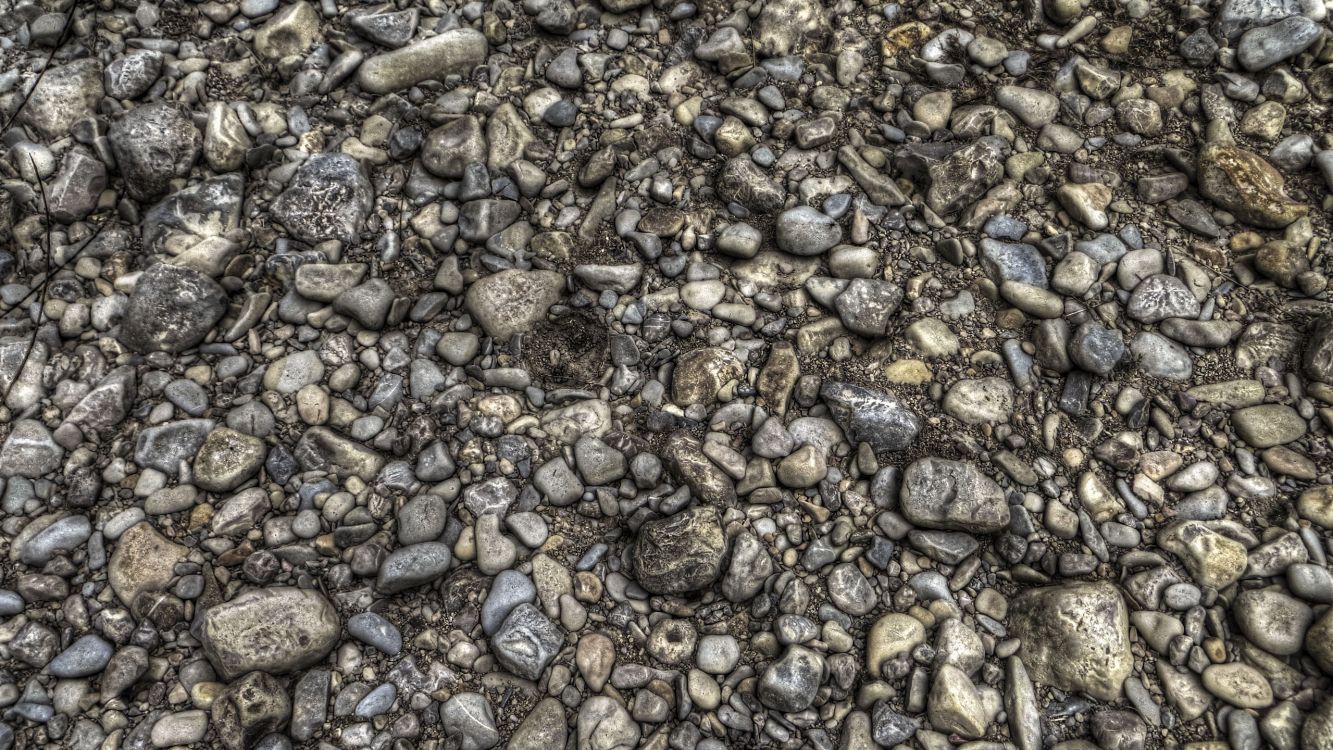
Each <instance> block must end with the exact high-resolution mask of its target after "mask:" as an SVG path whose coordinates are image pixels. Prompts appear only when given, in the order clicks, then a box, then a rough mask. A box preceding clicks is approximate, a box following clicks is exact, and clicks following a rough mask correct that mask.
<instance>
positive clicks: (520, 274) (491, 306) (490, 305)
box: [464, 269, 565, 342]
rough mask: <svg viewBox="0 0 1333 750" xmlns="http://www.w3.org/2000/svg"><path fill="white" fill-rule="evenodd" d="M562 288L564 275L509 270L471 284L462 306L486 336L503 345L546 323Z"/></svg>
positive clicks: (548, 272) (552, 272) (553, 272)
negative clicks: (537, 325) (520, 334)
mask: <svg viewBox="0 0 1333 750" xmlns="http://www.w3.org/2000/svg"><path fill="white" fill-rule="evenodd" d="M564 287H565V277H564V275H563V274H560V273H557V272H555V271H536V270H534V271H520V270H517V269H508V270H505V271H500V272H499V273H493V274H490V275H489V276H483V277H481V278H480V279H477V280H476V281H474V282H473V283H472V286H470V287H468V290H467V296H466V297H465V300H464V304H465V305H466V307H467V310H468V313H469V314H471V315H472V317H473V318H475V319H476V321H477V322H478V323H479V324H480V325H481V327H482V330H484V331H485V332H486V335H487V336H490V337H491V338H494V339H496V340H497V341H501V342H503V341H508V340H509V339H510V338H511V337H513V336H514V335H515V334H518V333H526V332H528V331H529V330H531V328H532V326H533V325H535V324H536V323H538V322H540V321H542V320H545V319H546V312H547V310H549V309H550V307H551V305H554V304H555V303H556V302H558V301H559V300H560V296H561V293H562V291H563V290H564Z"/></svg>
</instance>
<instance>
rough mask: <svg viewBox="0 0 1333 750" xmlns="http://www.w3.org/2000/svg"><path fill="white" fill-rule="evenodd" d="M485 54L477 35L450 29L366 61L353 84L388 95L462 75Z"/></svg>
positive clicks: (484, 38)
mask: <svg viewBox="0 0 1333 750" xmlns="http://www.w3.org/2000/svg"><path fill="white" fill-rule="evenodd" d="M488 51H489V45H488V44H487V43H486V37H485V36H483V35H482V33H481V32H479V31H476V30H474V29H470V28H460V29H450V30H448V31H444V32H442V33H439V34H436V35H435V36H432V37H428V38H426V39H422V40H419V41H416V42H413V43H412V44H409V45H408V46H406V47H403V48H401V49H396V50H393V51H392V52H385V53H383V54H379V55H375V56H374V57H371V58H369V59H368V60H366V61H365V62H363V63H361V67H360V68H358V69H357V74H356V82H357V84H358V85H359V86H360V87H361V88H362V89H364V90H365V91H367V92H369V93H371V94H388V93H391V92H394V91H400V90H402V89H405V88H409V87H411V86H415V85H417V84H418V83H421V82H422V81H426V80H431V79H435V80H441V81H442V80H444V79H446V78H448V77H450V76H461V75H466V74H468V73H469V72H471V70H472V69H473V68H475V67H476V66H478V65H480V64H482V63H483V62H484V61H485V59H486V54H487V52H488Z"/></svg>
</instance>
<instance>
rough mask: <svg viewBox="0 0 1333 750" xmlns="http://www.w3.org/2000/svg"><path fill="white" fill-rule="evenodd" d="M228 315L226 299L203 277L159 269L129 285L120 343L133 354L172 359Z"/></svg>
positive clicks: (163, 265) (172, 268) (189, 271)
mask: <svg viewBox="0 0 1333 750" xmlns="http://www.w3.org/2000/svg"><path fill="white" fill-rule="evenodd" d="M226 311H227V295H226V292H224V291H223V289H222V287H221V286H219V285H218V283H217V282H216V281H214V280H212V279H211V278H209V277H208V276H206V275H205V274H203V273H200V272H199V271H195V270H192V269H188V268H181V267H179V266H174V265H168V264H166V263H159V264H157V265H155V266H153V267H152V268H150V269H148V270H147V271H144V272H143V274H142V275H140V276H139V280H138V282H137V283H135V285H134V293H133V294H131V295H130V301H129V305H128V307H127V308H126V310H125V319H124V321H123V322H122V323H121V326H120V340H121V341H122V342H123V343H124V344H125V345H126V346H128V347H130V348H131V349H133V350H135V351H138V352H144V353H147V352H169V353H172V354H175V353H178V352H182V351H185V350H186V349H192V348H194V347H196V346H198V345H199V344H200V343H201V342H203V340H204V339H205V338H206V337H207V336H208V334H209V332H210V331H212V330H213V326H214V325H217V322H218V321H219V320H221V319H222V316H223V314H224V313H225V312H226Z"/></svg>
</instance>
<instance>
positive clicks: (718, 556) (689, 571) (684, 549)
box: [630, 507, 727, 594]
mask: <svg viewBox="0 0 1333 750" xmlns="http://www.w3.org/2000/svg"><path fill="white" fill-rule="evenodd" d="M726 553H727V539H726V537H725V536H724V535H723V533H722V526H721V524H720V523H719V522H718V517H717V512H716V511H715V510H713V509H712V508H706V507H695V508H690V509H688V510H683V511H681V512H679V513H676V514H675V515H672V516H668V517H666V518H659V519H656V520H653V521H649V522H647V523H645V524H644V525H643V526H642V527H641V528H640V529H639V534H638V537H637V539H636V540H635V543H634V547H633V549H632V551H631V555H630V559H631V561H632V563H633V566H634V577H635V580H636V581H638V583H639V585H640V586H643V587H644V588H645V589H647V590H648V591H651V592H653V593H656V594H683V593H688V592H691V591H698V590H699V589H701V588H704V587H706V586H709V585H710V584H712V583H713V582H714V581H716V580H717V579H718V577H719V576H720V575H722V562H723V559H724V557H725V556H726Z"/></svg>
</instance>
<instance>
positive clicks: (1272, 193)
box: [1198, 143, 1310, 229]
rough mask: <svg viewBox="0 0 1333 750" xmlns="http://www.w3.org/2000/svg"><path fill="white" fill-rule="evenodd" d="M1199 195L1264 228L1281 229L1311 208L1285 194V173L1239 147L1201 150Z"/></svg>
mask: <svg viewBox="0 0 1333 750" xmlns="http://www.w3.org/2000/svg"><path fill="white" fill-rule="evenodd" d="M1198 182H1199V192H1200V193H1203V195H1204V196H1205V197H1207V198H1209V199H1211V200H1212V201H1213V202H1214V203H1216V204H1217V205H1219V206H1221V207H1222V208H1225V209H1226V210H1228V211H1230V212H1231V213H1233V214H1235V215H1236V218H1238V219H1240V220H1241V221H1244V222H1248V223H1250V224H1253V225H1254V226H1257V227H1262V228H1264V229H1282V228H1284V227H1286V226H1287V225H1288V224H1290V223H1292V222H1293V221H1296V220H1297V219H1299V218H1301V217H1302V216H1305V215H1306V214H1307V213H1309V211H1310V208H1309V206H1306V205H1305V204H1303V203H1299V202H1297V201H1295V200H1292V199H1291V198H1290V197H1288V196H1287V194H1286V192H1285V184H1284V181H1283V179H1282V173H1281V172H1278V171H1277V169H1275V168H1274V167H1273V165H1272V164H1269V163H1268V162H1267V161H1265V160H1264V158H1263V157H1261V156H1259V155H1257V154H1254V153H1251V152H1249V151H1246V150H1244V149H1242V148H1240V147H1238V146H1231V145H1224V144H1218V143H1212V144H1209V145H1207V146H1204V147H1203V148H1202V149H1201V150H1200V151H1199V165H1198Z"/></svg>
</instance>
